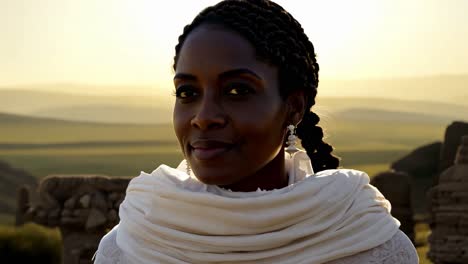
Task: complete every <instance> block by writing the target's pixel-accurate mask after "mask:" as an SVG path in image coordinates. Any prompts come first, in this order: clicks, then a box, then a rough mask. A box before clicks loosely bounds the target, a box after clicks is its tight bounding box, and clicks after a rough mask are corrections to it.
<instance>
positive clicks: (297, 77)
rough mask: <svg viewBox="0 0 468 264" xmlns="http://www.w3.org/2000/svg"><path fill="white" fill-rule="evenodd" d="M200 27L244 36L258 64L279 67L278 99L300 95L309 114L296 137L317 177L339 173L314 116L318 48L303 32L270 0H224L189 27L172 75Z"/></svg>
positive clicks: (290, 17)
mask: <svg viewBox="0 0 468 264" xmlns="http://www.w3.org/2000/svg"><path fill="white" fill-rule="evenodd" d="M201 24H215V25H221V26H224V27H226V28H228V29H231V30H234V31H235V32H237V33H239V34H240V35H242V36H243V37H244V38H246V39H247V40H248V41H250V43H251V44H252V45H253V47H254V49H255V52H256V55H257V58H258V59H259V60H260V61H263V62H266V63H270V64H272V65H276V66H278V78H279V87H280V95H281V97H282V98H283V99H286V98H287V97H288V96H289V95H290V94H292V93H293V92H295V91H298V90H301V91H302V92H303V93H304V95H305V97H306V100H305V101H306V106H305V107H306V109H305V111H304V116H303V118H302V121H301V122H300V123H299V124H298V126H297V129H296V132H297V136H298V137H299V138H300V139H301V144H302V147H304V149H305V150H306V152H307V155H308V156H309V157H310V159H311V161H312V167H313V169H314V171H315V172H319V171H322V170H326V169H336V168H337V167H338V166H339V159H338V158H337V157H335V156H334V155H332V151H333V147H332V146H331V145H329V144H327V143H325V142H324V141H323V130H322V128H321V127H319V126H317V124H318V123H319V121H320V118H319V117H318V115H317V114H315V113H314V112H312V111H310V109H311V107H312V106H313V105H315V97H316V95H317V87H318V72H319V65H318V63H317V60H316V56H315V51H314V46H313V45H312V43H311V42H310V41H309V38H308V37H307V35H306V34H305V33H304V30H303V28H302V26H301V25H300V24H299V22H297V20H296V19H294V18H293V17H292V16H291V14H289V13H288V12H287V11H285V10H284V9H283V8H282V7H281V6H280V5H278V4H276V3H274V2H271V1H269V0H224V1H222V2H220V3H218V4H216V5H214V6H210V7H207V8H206V9H204V10H203V11H202V12H200V13H199V14H198V15H197V16H196V17H195V19H194V20H193V21H192V23H191V24H189V25H187V26H185V28H184V31H183V33H182V35H180V36H179V39H178V40H179V43H178V44H177V45H176V47H175V57H174V66H173V67H174V70H175V69H176V66H177V61H178V57H179V52H180V50H181V48H182V45H183V43H184V41H185V39H186V38H187V36H188V35H189V34H190V32H192V31H193V30H194V29H195V28H196V27H197V26H199V25H201Z"/></svg>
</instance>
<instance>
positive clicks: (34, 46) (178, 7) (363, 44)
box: [0, 0, 468, 88]
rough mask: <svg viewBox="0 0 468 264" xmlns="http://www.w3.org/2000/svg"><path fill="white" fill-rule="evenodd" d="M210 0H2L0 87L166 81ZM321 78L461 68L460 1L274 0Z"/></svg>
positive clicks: (463, 8) (466, 39)
mask: <svg viewBox="0 0 468 264" xmlns="http://www.w3.org/2000/svg"><path fill="white" fill-rule="evenodd" d="M216 2H218V1H212V0H204V1H203V0H198V1H195V0H185V1H182V0H172V1H156V0H0V36H1V39H0V86H3V87H5V86H14V85H25V84H46V83H87V84H98V85H100V84H111V85H124V84H125V85H128V84H131V85H150V86H154V87H157V88H166V87H167V86H170V87H172V81H171V80H172V68H171V67H172V57H173V55H174V54H173V51H174V46H175V44H176V41H177V37H178V36H179V35H180V33H181V32H182V29H183V26H184V25H186V24H188V23H190V21H191V20H192V19H193V18H194V16H195V15H196V14H197V13H198V12H199V11H200V10H202V9H203V8H204V7H206V6H208V5H211V4H214V3H216ZM277 3H279V4H280V5H282V6H283V7H284V8H285V9H286V10H288V11H289V12H291V13H292V14H293V16H294V17H295V18H296V19H297V20H298V21H299V22H300V23H301V24H302V26H303V28H304V29H305V31H306V33H307V34H308V36H309V38H310V39H311V40H312V42H313V44H314V45H315V47H316V51H317V54H318V60H319V63H320V66H321V76H322V78H329V79H369V78H371V79H372V78H395V77H401V76H425V75H438V74H465V73H468V48H467V47H468V15H467V12H468V1H466V0H446V1H442V0H353V1H347V0H342V1H337V0H320V1H319V0H317V1H314V0H312V1H310V0H309V1H303V0H278V1H277Z"/></svg>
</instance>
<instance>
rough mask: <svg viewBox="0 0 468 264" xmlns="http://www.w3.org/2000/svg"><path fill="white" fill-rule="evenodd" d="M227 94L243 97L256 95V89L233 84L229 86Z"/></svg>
mask: <svg viewBox="0 0 468 264" xmlns="http://www.w3.org/2000/svg"><path fill="white" fill-rule="evenodd" d="M226 91H227V94H228V95H232V96H242V95H248V94H253V93H255V89H253V88H252V87H250V86H249V85H247V84H244V83H233V84H230V85H228V86H227V89H226Z"/></svg>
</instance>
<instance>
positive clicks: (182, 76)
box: [174, 68, 263, 81]
mask: <svg viewBox="0 0 468 264" xmlns="http://www.w3.org/2000/svg"><path fill="white" fill-rule="evenodd" d="M242 74H247V75H252V76H253V77H255V78H257V79H259V80H263V79H262V78H261V77H260V76H258V74H256V73H255V72H253V71H251V70H249V69H245V68H240V69H233V70H229V71H225V72H223V73H221V74H220V75H219V79H226V78H230V77H235V76H237V75H242ZM175 79H185V80H190V81H196V80H197V77H196V76H195V75H192V74H188V73H177V74H176V75H175V76H174V80H175Z"/></svg>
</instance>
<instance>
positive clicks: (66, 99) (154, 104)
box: [0, 75, 468, 124]
mask: <svg viewBox="0 0 468 264" xmlns="http://www.w3.org/2000/svg"><path fill="white" fill-rule="evenodd" d="M465 77H466V78H465ZM465 79H466V84H468V75H467V76H458V77H457V76H452V77H450V76H449V77H443V76H442V77H428V78H420V79H418V78H408V79H396V80H370V81H369V80H368V81H332V82H330V81H327V80H324V81H323V82H321V84H320V88H319V95H318V96H317V99H316V101H317V103H316V105H315V106H314V107H313V110H314V111H316V112H317V113H319V115H320V116H324V117H327V116H333V115H334V114H335V113H338V112H342V111H345V110H347V109H359V108H369V109H376V110H382V111H390V112H407V113H419V114H424V115H427V116H434V117H440V118H442V119H443V120H445V118H450V119H452V120H456V119H459V120H468V99H467V98H465V97H464V96H465V95H466V94H467V93H468V89H463V85H464V84H463V82H464V80H465ZM428 82H429V83H430V85H429V83H428ZM442 83H445V84H446V85H447V86H441V87H435V86H434V85H435V84H438V85H442ZM424 84H427V86H426V87H425V88H424V89H422V88H421V85H423V86H424ZM450 84H453V85H450ZM330 85H331V86H330ZM410 85H414V87H410ZM54 87H55V90H54V91H52V92H51V91H46V90H45V89H46V88H44V87H42V86H41V87H38V88H37V89H38V90H37V91H36V90H33V87H22V88H21V89H16V90H15V89H4V88H0V112H5V113H12V114H23V115H28V116H38V117H52V118H58V119H64V120H73V121H92V122H99V123H102V122H107V123H133V124H136V123H141V124H157V123H167V122H170V120H171V119H172V107H173V104H174V98H171V97H170V92H168V93H167V94H165V95H163V94H162V93H161V92H160V93H159V94H158V93H156V92H155V93H153V94H151V93H146V94H144V93H137V92H136V91H139V90H138V88H137V87H135V94H128V93H127V94H126V95H124V94H122V93H118V94H115V93H114V94H113V93H110V94H111V95H109V96H104V95H102V94H100V95H96V94H86V92H87V91H88V90H89V89H92V88H93V87H91V88H90V86H84V87H81V86H79V85H75V86H72V88H73V89H72V90H73V91H74V92H73V93H66V92H59V91H56V90H58V89H59V87H60V86H54ZM340 87H341V88H340ZM343 87H346V89H342V88H343ZM26 88H28V89H30V90H27V89H26ZM338 88H340V89H341V90H339V89H338ZM41 89H42V90H41ZM95 89H98V88H95ZM106 89H111V87H107V88H106ZM327 89H328V90H329V91H328V92H326V91H327ZM334 89H335V90H336V91H341V92H336V94H337V95H339V96H324V95H322V94H328V95H329V94H330V92H331V93H332V94H333V91H335V90H334ZM64 90H70V89H64ZM436 90H437V91H436ZM101 91H102V90H101ZM322 91H324V92H322ZM418 94H419V95H420V96H419V97H418V96H416V95H418ZM348 95H354V96H348ZM356 95H360V96H359V97H356ZM373 95H374V97H372V96H373ZM377 95H378V96H380V97H377ZM387 95H388V96H387ZM439 95H440V96H439ZM395 97H398V98H400V99H395ZM449 97H450V98H452V97H454V98H452V99H449ZM401 98H405V99H404V100H403V99H401ZM425 99H427V100H425ZM450 100H451V101H450Z"/></svg>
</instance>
